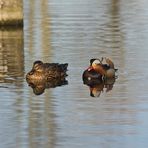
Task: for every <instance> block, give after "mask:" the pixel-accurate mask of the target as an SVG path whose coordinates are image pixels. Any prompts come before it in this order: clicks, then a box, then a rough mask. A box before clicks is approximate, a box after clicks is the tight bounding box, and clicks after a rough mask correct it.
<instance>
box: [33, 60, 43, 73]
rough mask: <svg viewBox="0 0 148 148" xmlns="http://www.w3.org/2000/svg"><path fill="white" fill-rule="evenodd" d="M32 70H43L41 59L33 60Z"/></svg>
mask: <svg viewBox="0 0 148 148" xmlns="http://www.w3.org/2000/svg"><path fill="white" fill-rule="evenodd" d="M32 70H33V71H37V72H42V71H43V62H42V61H35V62H34V63H33V67H32Z"/></svg>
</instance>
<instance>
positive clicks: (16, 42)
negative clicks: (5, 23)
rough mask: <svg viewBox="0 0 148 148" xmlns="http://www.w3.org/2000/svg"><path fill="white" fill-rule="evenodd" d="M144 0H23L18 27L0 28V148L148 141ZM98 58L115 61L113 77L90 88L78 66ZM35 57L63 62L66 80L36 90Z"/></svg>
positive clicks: (92, 147)
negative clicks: (31, 80)
mask: <svg viewBox="0 0 148 148" xmlns="http://www.w3.org/2000/svg"><path fill="white" fill-rule="evenodd" d="M147 6H148V1H147V0H141V1H138V0H131V1H128V0H99V1H98V0H94V1H92V0H75V1H73V0H61V1H58V0H43V1H39V0H36V1H34V0H30V1H24V28H23V30H22V29H20V28H3V29H0V98H1V99H0V100H1V103H0V117H1V120H0V143H1V144H0V145H1V148H16V147H18V148H49V147H50V148H76V147H77V148H78V147H80V148H97V147H101V148H119V147H120V148H131V147H135V148H139V147H143V148H146V147H148V142H147V138H148V119H147V116H148V66H146V63H148V58H147V55H148V49H147V47H148V27H147V24H148V8H147ZM101 57H109V58H111V59H112V60H113V62H114V64H115V67H116V68H118V72H117V75H118V78H117V79H116V81H115V82H114V83H111V85H107V86H105V85H102V84H101V85H99V86H95V87H94V88H93V90H94V91H95V92H94V93H95V94H94V95H92V93H93V92H91V91H92V88H90V87H89V86H87V85H84V84H83V81H82V73H83V71H84V70H85V69H86V68H87V67H88V66H89V60H90V59H91V58H101ZM36 60H42V61H44V62H49V63H50V62H59V63H68V64H69V65H68V72H67V73H68V77H67V78H66V80H67V83H65V84H64V85H61V86H57V87H54V88H48V87H47V88H45V87H44V88H43V89H42V91H41V92H40V94H37V93H36V91H38V90H34V88H32V87H30V86H29V85H28V83H27V82H26V79H25V75H26V73H27V72H28V71H30V70H31V68H32V64H33V62H34V61H36ZM39 91H40V90H39ZM92 96H93V97H92Z"/></svg>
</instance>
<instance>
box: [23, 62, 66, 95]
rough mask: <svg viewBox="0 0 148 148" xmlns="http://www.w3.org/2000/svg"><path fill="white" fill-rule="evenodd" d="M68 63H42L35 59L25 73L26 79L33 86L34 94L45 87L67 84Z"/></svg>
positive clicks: (40, 91) (41, 91)
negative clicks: (28, 70) (30, 68)
mask: <svg viewBox="0 0 148 148" xmlns="http://www.w3.org/2000/svg"><path fill="white" fill-rule="evenodd" d="M67 67H68V64H67V63H65V64H59V63H43V62H42V61H35V62H34V63H33V67H32V70H31V71H30V72H28V73H27V75H26V81H27V83H28V84H29V86H31V87H32V88H33V92H34V93H35V94H36V95H40V94H42V93H43V92H44V90H45V89H46V88H54V87H56V86H61V85H66V84H68V82H67V80H66V79H65V78H66V76H67V73H66V72H67Z"/></svg>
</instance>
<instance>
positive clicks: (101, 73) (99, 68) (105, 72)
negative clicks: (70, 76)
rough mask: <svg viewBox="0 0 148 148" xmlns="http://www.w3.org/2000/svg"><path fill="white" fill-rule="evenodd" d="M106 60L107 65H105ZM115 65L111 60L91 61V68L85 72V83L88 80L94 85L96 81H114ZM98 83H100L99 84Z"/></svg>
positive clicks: (95, 59)
mask: <svg viewBox="0 0 148 148" xmlns="http://www.w3.org/2000/svg"><path fill="white" fill-rule="evenodd" d="M104 59H105V62H106V63H103V61H104ZM116 71H117V69H115V68H114V63H113V62H112V60H110V59H109V58H106V57H105V58H103V57H102V58H101V60H100V59H97V58H94V59H90V66H89V67H88V68H87V69H86V70H85V71H84V72H83V75H82V77H83V81H84V80H85V81H86V80H88V81H90V82H92V83H94V82H95V81H99V82H101V81H104V80H106V79H114V78H115V72H116ZM97 83H98V82H97Z"/></svg>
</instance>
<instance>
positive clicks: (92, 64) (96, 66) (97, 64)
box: [88, 59, 106, 76]
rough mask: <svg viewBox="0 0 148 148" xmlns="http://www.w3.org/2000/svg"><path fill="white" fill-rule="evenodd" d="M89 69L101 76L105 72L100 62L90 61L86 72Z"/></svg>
mask: <svg viewBox="0 0 148 148" xmlns="http://www.w3.org/2000/svg"><path fill="white" fill-rule="evenodd" d="M91 69H93V70H95V71H96V72H98V73H100V74H101V75H102V76H104V75H106V71H105V70H104V68H103V66H102V60H99V59H91V60H90V67H89V68H88V71H89V70H91Z"/></svg>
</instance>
